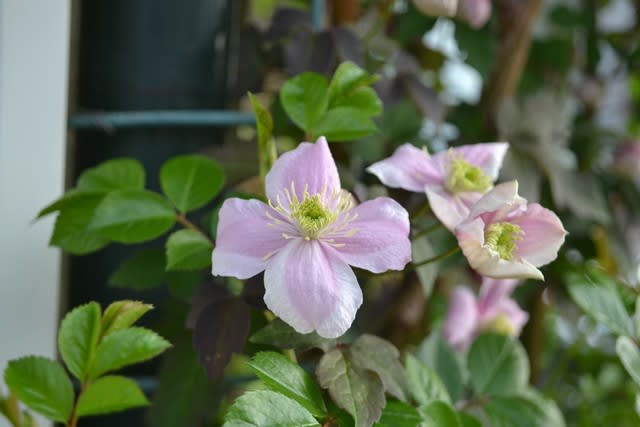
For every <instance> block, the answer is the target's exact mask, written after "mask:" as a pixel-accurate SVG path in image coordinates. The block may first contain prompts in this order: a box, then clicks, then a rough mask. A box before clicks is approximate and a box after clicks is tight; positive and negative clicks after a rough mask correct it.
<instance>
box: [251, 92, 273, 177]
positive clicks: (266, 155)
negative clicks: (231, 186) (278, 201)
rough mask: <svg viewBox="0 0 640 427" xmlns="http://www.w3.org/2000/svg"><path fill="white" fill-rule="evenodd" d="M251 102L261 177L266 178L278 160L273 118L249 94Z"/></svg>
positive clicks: (256, 99)
mask: <svg viewBox="0 0 640 427" xmlns="http://www.w3.org/2000/svg"><path fill="white" fill-rule="evenodd" d="M249 101H251V107H252V108H253V114H254V115H255V116H256V128H257V129H258V158H259V159H260V160H259V161H260V176H261V177H262V178H264V177H265V175H266V174H267V172H269V170H270V169H271V166H272V165H273V163H275V161H276V159H277V158H278V152H277V150H276V144H275V141H274V139H273V138H272V137H271V134H272V132H273V118H272V117H271V113H269V110H267V109H266V108H264V106H263V105H262V104H261V103H260V101H259V100H258V98H256V97H255V96H254V95H253V94H252V93H251V92H249Z"/></svg>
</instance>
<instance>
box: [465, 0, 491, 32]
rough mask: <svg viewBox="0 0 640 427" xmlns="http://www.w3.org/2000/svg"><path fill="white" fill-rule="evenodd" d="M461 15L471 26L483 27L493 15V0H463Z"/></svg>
mask: <svg viewBox="0 0 640 427" xmlns="http://www.w3.org/2000/svg"><path fill="white" fill-rule="evenodd" d="M460 16H461V17H462V19H464V20H465V21H467V22H468V23H469V25H470V26H471V27H473V28H480V27H482V26H483V25H484V24H485V23H486V22H487V21H488V20H489V17H490V16H491V0H462V4H461V5H460Z"/></svg>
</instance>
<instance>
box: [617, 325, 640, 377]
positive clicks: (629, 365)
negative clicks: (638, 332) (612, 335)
mask: <svg viewBox="0 0 640 427" xmlns="http://www.w3.org/2000/svg"><path fill="white" fill-rule="evenodd" d="M616 352H617V353H618V357H619V358H620V360H621V361H622V364H623V365H624V367H625V368H626V369H627V372H629V375H631V378H633V380H634V381H635V382H636V384H638V385H640V351H638V346H637V345H636V344H634V342H633V341H631V339H630V338H628V337H625V336H622V337H618V340H617V341H616Z"/></svg>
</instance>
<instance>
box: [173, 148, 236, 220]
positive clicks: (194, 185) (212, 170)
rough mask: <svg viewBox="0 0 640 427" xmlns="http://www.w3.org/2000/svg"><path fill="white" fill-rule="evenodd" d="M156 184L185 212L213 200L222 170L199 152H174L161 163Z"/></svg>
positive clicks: (219, 184)
mask: <svg viewBox="0 0 640 427" xmlns="http://www.w3.org/2000/svg"><path fill="white" fill-rule="evenodd" d="M160 185H161V186H162V191H164V193H165V194H166V195H167V197H169V200H171V201H172V202H173V204H174V205H175V207H176V208H178V210H179V211H180V212H182V213H185V212H189V211H192V210H194V209H198V208H200V207H202V206H204V205H206V204H207V203H209V202H210V201H211V200H213V198H214V197H215V196H216V195H217V194H218V193H219V192H220V190H222V187H223V185H224V170H223V169H222V167H221V166H220V165H219V164H218V163H216V162H214V161H213V160H211V159H208V158H206V157H203V156H198V155H195V154H190V155H184V156H177V157H174V158H172V159H171V160H168V161H167V162H166V163H165V164H164V165H162V169H160Z"/></svg>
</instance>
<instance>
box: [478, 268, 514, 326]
mask: <svg viewBox="0 0 640 427" xmlns="http://www.w3.org/2000/svg"><path fill="white" fill-rule="evenodd" d="M518 283H520V281H519V280H517V279H493V278H491V277H483V278H482V286H481V288H480V293H479V297H478V311H479V312H480V318H481V321H485V320H488V319H491V318H493V317H495V316H496V315H497V314H498V310H499V307H500V304H501V302H502V301H503V300H505V299H508V298H509V295H510V294H511V291H513V289H514V288H515V287H516V286H518Z"/></svg>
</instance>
